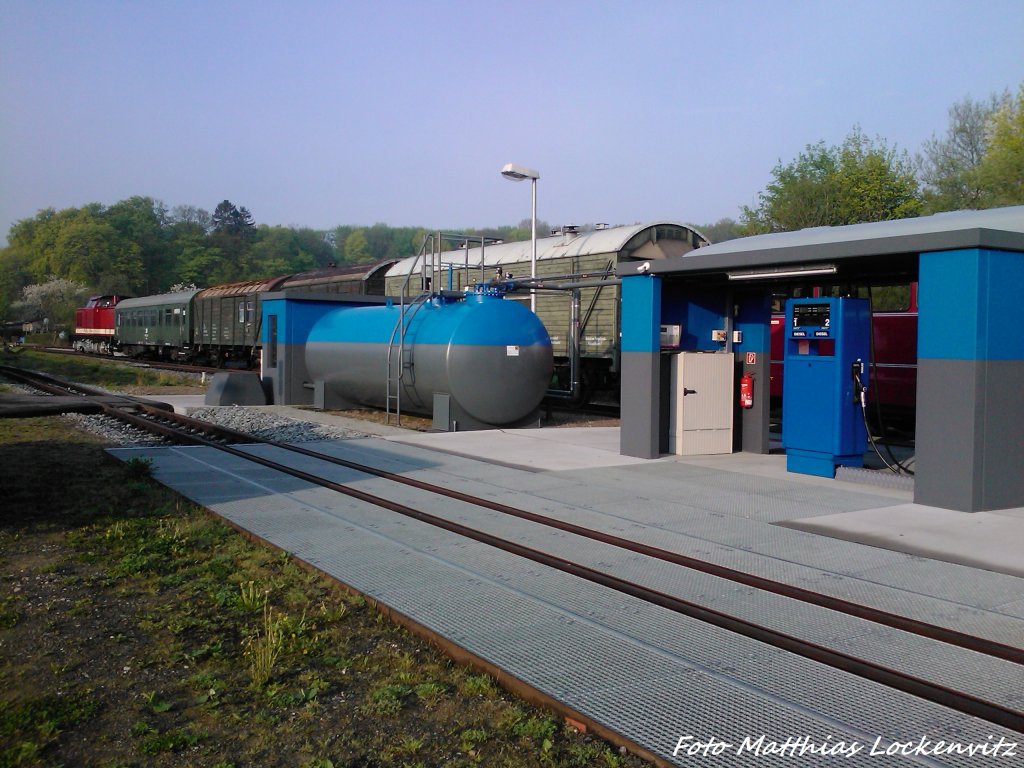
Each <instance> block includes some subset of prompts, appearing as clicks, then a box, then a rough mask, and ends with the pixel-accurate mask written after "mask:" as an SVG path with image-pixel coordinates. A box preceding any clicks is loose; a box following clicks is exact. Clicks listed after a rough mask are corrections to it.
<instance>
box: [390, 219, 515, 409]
mask: <svg viewBox="0 0 1024 768" xmlns="http://www.w3.org/2000/svg"><path fill="white" fill-rule="evenodd" d="M477 240H479V242H480V265H479V269H480V280H479V281H480V282H481V283H482V282H484V280H485V277H484V270H485V266H484V265H485V259H484V248H485V247H486V245H487V243H489V242H501V241H500V240H498V239H497V238H493V237H487V236H485V235H456V234H450V233H445V232H437V233H431V234H427V235H425V236H424V237H423V242H422V244H421V245H420V250H419V252H418V253H417V254H416V258H415V259H414V260H413V263H412V265H411V266H410V268H409V272H408V274H406V276H405V281H404V282H403V283H402V290H401V292H400V294H399V305H398V306H399V310H398V321H397V322H396V323H395V327H394V328H393V329H392V330H391V338H390V339H389V340H388V354H387V396H386V399H385V405H384V410H385V423H387V424H390V423H391V414H392V413H394V414H395V417H396V421H395V423H396V424H397V425H398V426H401V425H402V381H403V379H404V378H405V373H406V371H409V370H412V365H413V364H412V361H411V360H409V351H410V350H407V349H406V344H405V330H406V328H408V327H409V324H410V323H411V322H412V318H413V316H414V315H415V314H416V313H417V312H418V311H419V310H420V308H421V307H423V305H424V304H426V303H427V301H428V300H429V299H430V298H432V297H433V296H434V295H435V293H434V290H433V289H435V288H437V286H438V285H440V283H441V278H442V273H443V271H444V264H443V263H442V260H441V254H442V252H443V250H444V243H445V242H456V243H463V245H462V248H463V249H464V252H465V254H466V256H465V261H464V263H463V264H461V265H459V273H460V283H461V284H462V285H463V286H468V285H470V283H471V282H472V274H471V273H472V271H474V270H475V269H476V267H471V266H470V263H469V247H470V243H471V242H476V241H477ZM417 266H418V267H419V275H420V287H421V291H420V293H419V294H418V295H417V296H416V297H415V298H414V299H413V300H412V301H411V302H410V303H408V304H406V299H407V298H408V297H409V283H410V280H411V279H412V276H413V275H414V274H416V272H417ZM448 266H449V273H450V269H451V267H452V265H448ZM428 283H429V285H430V286H431V290H427V289H426V286H427V285H428ZM396 343H397V345H396ZM396 346H397V348H396Z"/></svg>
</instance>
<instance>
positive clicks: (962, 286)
mask: <svg viewBox="0 0 1024 768" xmlns="http://www.w3.org/2000/svg"><path fill="white" fill-rule="evenodd" d="M1022 288H1024V254H1021V253H1015V252H1011V251H993V250H988V249H981V248H971V249H965V250H959V251H939V252H936V253H923V254H921V262H920V298H919V301H918V304H919V309H920V314H919V328H918V358H921V359H933V360H1021V359H1024V297H1022V296H1021V294H1020V291H1021V289H1022Z"/></svg>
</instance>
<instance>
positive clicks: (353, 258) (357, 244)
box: [343, 229, 371, 264]
mask: <svg viewBox="0 0 1024 768" xmlns="http://www.w3.org/2000/svg"><path fill="white" fill-rule="evenodd" d="M343 250H344V253H345V261H347V262H349V263H350V264H358V263H360V262H363V261H370V258H371V257H370V246H369V244H368V243H367V242H366V233H365V232H364V231H363V230H362V229H357V230H355V231H354V232H352V233H351V234H350V235H349V236H348V237H346V238H345V245H344V249H343Z"/></svg>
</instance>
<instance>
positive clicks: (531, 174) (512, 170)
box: [501, 163, 540, 313]
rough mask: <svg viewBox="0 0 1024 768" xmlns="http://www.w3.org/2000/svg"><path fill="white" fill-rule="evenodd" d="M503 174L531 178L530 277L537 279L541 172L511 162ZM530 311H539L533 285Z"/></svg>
mask: <svg viewBox="0 0 1024 768" xmlns="http://www.w3.org/2000/svg"><path fill="white" fill-rule="evenodd" d="M501 175H502V176H504V177H505V178H506V179H511V180H512V181H523V180H525V179H529V180H530V187H531V198H532V205H531V207H530V242H531V245H532V252H531V256H530V278H531V279H532V280H536V279H537V179H539V178H540V174H539V173H538V172H537V171H535V170H533V169H531V168H525V167H523V166H521V165H516V164H515V163H509V164H508V165H506V166H505V167H504V168H502V169H501ZM530 311H531V312H534V313H536V311H537V292H536V289H534V287H533V286H530Z"/></svg>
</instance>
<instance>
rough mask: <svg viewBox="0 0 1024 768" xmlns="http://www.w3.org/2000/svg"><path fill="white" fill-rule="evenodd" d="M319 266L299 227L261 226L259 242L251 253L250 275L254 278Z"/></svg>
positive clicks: (302, 270) (303, 270)
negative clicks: (298, 230) (297, 228)
mask: <svg viewBox="0 0 1024 768" xmlns="http://www.w3.org/2000/svg"><path fill="white" fill-rule="evenodd" d="M316 266H317V259H316V257H315V256H314V255H313V253H312V252H310V251H309V250H306V249H305V248H303V245H302V242H301V240H300V238H299V237H298V233H297V232H296V230H294V229H289V228H287V227H266V226H261V227H260V229H259V241H258V242H257V243H256V244H255V245H253V247H252V250H251V251H250V253H249V270H250V276H251V277H254V278H262V277H273V276H274V275H287V274H290V273H292V272H305V271H306V270H309V269H313V268H314V267H316Z"/></svg>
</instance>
